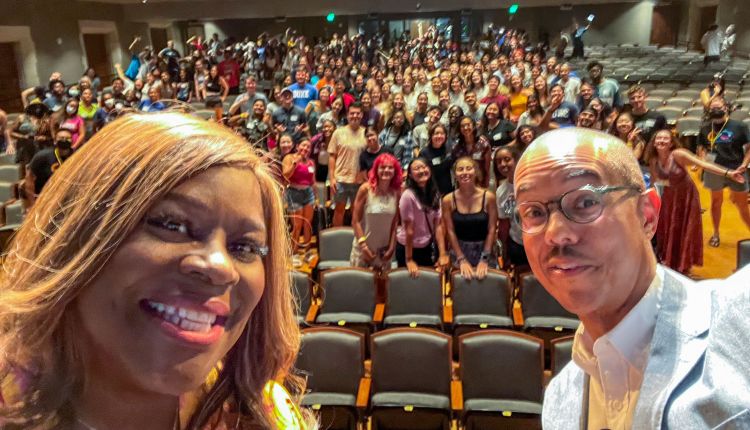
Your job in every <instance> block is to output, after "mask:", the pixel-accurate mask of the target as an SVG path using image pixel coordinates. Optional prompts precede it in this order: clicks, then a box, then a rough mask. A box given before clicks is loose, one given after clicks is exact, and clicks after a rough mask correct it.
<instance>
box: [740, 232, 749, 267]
mask: <svg viewBox="0 0 750 430" xmlns="http://www.w3.org/2000/svg"><path fill="white" fill-rule="evenodd" d="M748 264H750V239H743V240H740V241H739V242H737V270H739V269H741V268H743V267H745V266H746V265H748Z"/></svg>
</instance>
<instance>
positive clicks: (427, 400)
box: [371, 392, 451, 409]
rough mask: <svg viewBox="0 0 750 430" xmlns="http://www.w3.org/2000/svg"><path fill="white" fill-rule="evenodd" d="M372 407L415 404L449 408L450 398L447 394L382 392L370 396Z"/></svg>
mask: <svg viewBox="0 0 750 430" xmlns="http://www.w3.org/2000/svg"><path fill="white" fill-rule="evenodd" d="M371 404H372V406H373V407H378V406H381V407H400V406H407V405H411V406H415V407H418V408H433V409H450V405H451V400H450V398H449V397H448V396H441V395H438V394H426V393H409V392H384V393H377V394H375V395H373V396H372V400H371Z"/></svg>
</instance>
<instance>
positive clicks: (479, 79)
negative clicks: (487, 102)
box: [471, 70, 482, 85]
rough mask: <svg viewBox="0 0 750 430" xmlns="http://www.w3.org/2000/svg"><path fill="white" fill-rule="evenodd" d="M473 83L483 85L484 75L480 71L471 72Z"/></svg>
mask: <svg viewBox="0 0 750 430" xmlns="http://www.w3.org/2000/svg"><path fill="white" fill-rule="evenodd" d="M471 83H472V84H474V85H479V84H481V83H482V74H481V73H480V72H479V71H478V70H474V71H473V72H471Z"/></svg>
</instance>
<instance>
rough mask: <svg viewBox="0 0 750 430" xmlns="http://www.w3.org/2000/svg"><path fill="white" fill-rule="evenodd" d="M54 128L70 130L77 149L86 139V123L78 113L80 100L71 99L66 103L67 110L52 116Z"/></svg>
mask: <svg viewBox="0 0 750 430" xmlns="http://www.w3.org/2000/svg"><path fill="white" fill-rule="evenodd" d="M52 129H53V130H54V131H55V133H57V131H58V130H68V131H69V132H70V134H71V139H72V141H73V149H77V148H78V147H79V146H80V145H81V144H83V142H85V140H86V125H85V123H84V121H83V118H81V117H80V115H78V100H76V99H70V100H68V103H66V104H65V110H62V111H60V112H58V113H57V114H56V115H53V117H52Z"/></svg>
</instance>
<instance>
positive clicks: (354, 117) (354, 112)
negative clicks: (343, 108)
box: [346, 107, 362, 127]
mask: <svg viewBox="0 0 750 430" xmlns="http://www.w3.org/2000/svg"><path fill="white" fill-rule="evenodd" d="M346 119H347V120H348V121H349V125H352V126H354V127H359V124H360V123H361V122H362V109H360V108H356V107H351V108H349V112H348V113H347V114H346Z"/></svg>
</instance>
